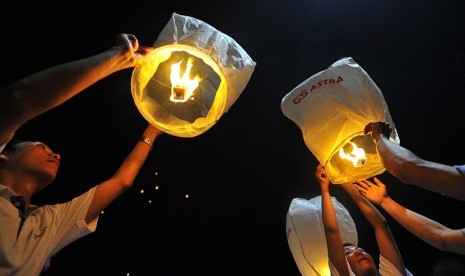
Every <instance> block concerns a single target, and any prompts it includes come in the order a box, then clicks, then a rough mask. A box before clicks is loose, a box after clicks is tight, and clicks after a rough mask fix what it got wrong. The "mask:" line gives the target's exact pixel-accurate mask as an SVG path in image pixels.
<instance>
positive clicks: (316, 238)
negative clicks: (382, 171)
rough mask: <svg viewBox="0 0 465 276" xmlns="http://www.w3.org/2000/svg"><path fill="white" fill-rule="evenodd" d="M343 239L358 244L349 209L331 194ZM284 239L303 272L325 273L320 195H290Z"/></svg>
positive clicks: (307, 275) (315, 275) (309, 275)
mask: <svg viewBox="0 0 465 276" xmlns="http://www.w3.org/2000/svg"><path fill="white" fill-rule="evenodd" d="M331 200H332V201H333V206H334V211H335V212H336V219H337V222H338V226H339V233H340V235H341V238H342V242H343V243H352V244H355V245H357V244H358V234H357V227H356V225H355V222H354V220H353V219H352V217H351V216H350V213H349V211H348V210H347V209H346V208H345V207H344V205H342V203H340V202H339V201H338V200H337V199H336V198H335V197H332V198H331ZM286 231H287V242H288V245H289V248H290V250H291V253H292V256H293V257H294V261H295V263H296V264H297V267H298V268H299V271H300V273H301V274H302V275H303V276H322V275H324V276H329V275H330V271H329V265H328V260H329V259H328V247H327V246H326V236H325V229H324V226H323V219H322V215H321V196H317V197H314V198H312V199H309V200H307V199H303V198H294V199H292V201H291V204H290V205H289V210H288V211H287V215H286Z"/></svg>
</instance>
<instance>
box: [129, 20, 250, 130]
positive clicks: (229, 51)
mask: <svg viewBox="0 0 465 276" xmlns="http://www.w3.org/2000/svg"><path fill="white" fill-rule="evenodd" d="M153 47H154V50H153V51H152V52H151V53H150V54H149V55H148V56H146V57H145V58H144V60H143V61H142V62H141V63H140V64H139V65H137V66H136V67H135V68H134V71H133V74H132V79H131V89H132V96H133V98H134V102H135V104H136V106H137V108H138V110H139V111H140V113H141V114H142V115H143V116H144V118H145V119H146V120H147V121H149V122H150V123H152V124H153V125H155V126H157V127H158V128H160V129H161V130H163V131H164V132H166V133H168V134H171V135H174V136H178V137H194V136H197V135H200V134H202V133H204V132H205V131H207V130H208V129H210V128H211V127H212V126H213V125H214V124H216V122H217V121H218V120H219V119H220V118H221V116H222V115H223V114H224V113H226V112H228V110H229V108H230V107H231V106H232V105H233V104H234V102H235V101H236V100H237V99H238V97H239V96H240V94H241V93H242V91H243V90H244V89H245V87H246V85H247V83H248V82H249V80H250V77H251V75H252V73H253V71H254V69H255V65H256V63H255V62H254V61H253V60H252V58H251V57H250V56H249V55H248V54H247V53H246V52H245V51H244V49H243V48H242V47H241V46H240V45H239V44H238V43H237V42H236V41H235V40H234V39H232V38H231V37H229V36H228V35H226V34H224V33H222V32H220V31H218V30H217V29H215V28H214V27H212V26H210V25H209V24H207V23H205V22H203V21H201V20H199V19H196V18H193V17H190V16H184V15H179V14H176V13H173V15H172V17H171V19H170V20H169V22H168V23H167V25H166V26H165V28H164V29H163V30H162V31H161V33H160V34H159V36H158V38H157V40H156V42H155V44H154V46H153Z"/></svg>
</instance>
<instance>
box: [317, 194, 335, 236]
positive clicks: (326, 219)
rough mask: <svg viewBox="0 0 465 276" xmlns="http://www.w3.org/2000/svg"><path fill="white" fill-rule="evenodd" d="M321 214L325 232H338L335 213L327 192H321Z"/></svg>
mask: <svg viewBox="0 0 465 276" xmlns="http://www.w3.org/2000/svg"><path fill="white" fill-rule="evenodd" d="M321 212H322V219H323V225H324V228H325V232H339V226H338V224H337V217H336V211H335V210H334V205H333V202H332V201H331V195H330V193H329V191H328V190H326V189H325V190H322V191H321Z"/></svg>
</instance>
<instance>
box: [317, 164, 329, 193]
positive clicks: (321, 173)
mask: <svg viewBox="0 0 465 276" xmlns="http://www.w3.org/2000/svg"><path fill="white" fill-rule="evenodd" d="M315 177H316V179H317V180H318V182H319V183H320V187H321V189H322V190H323V189H326V190H327V189H328V187H329V177H328V174H327V173H326V170H325V167H323V165H321V164H318V166H317V167H316V172H315Z"/></svg>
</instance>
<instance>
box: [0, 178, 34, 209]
mask: <svg viewBox="0 0 465 276" xmlns="http://www.w3.org/2000/svg"><path fill="white" fill-rule="evenodd" d="M0 183H2V185H5V186H7V187H9V188H10V189H11V190H13V192H15V193H16V194H17V195H20V196H23V197H24V201H25V203H26V207H29V203H30V201H31V197H32V196H33V195H34V194H35V192H36V190H37V187H39V184H38V183H37V179H36V178H34V177H31V176H27V175H19V176H18V175H14V176H13V175H9V174H2V175H1V176H0Z"/></svg>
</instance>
